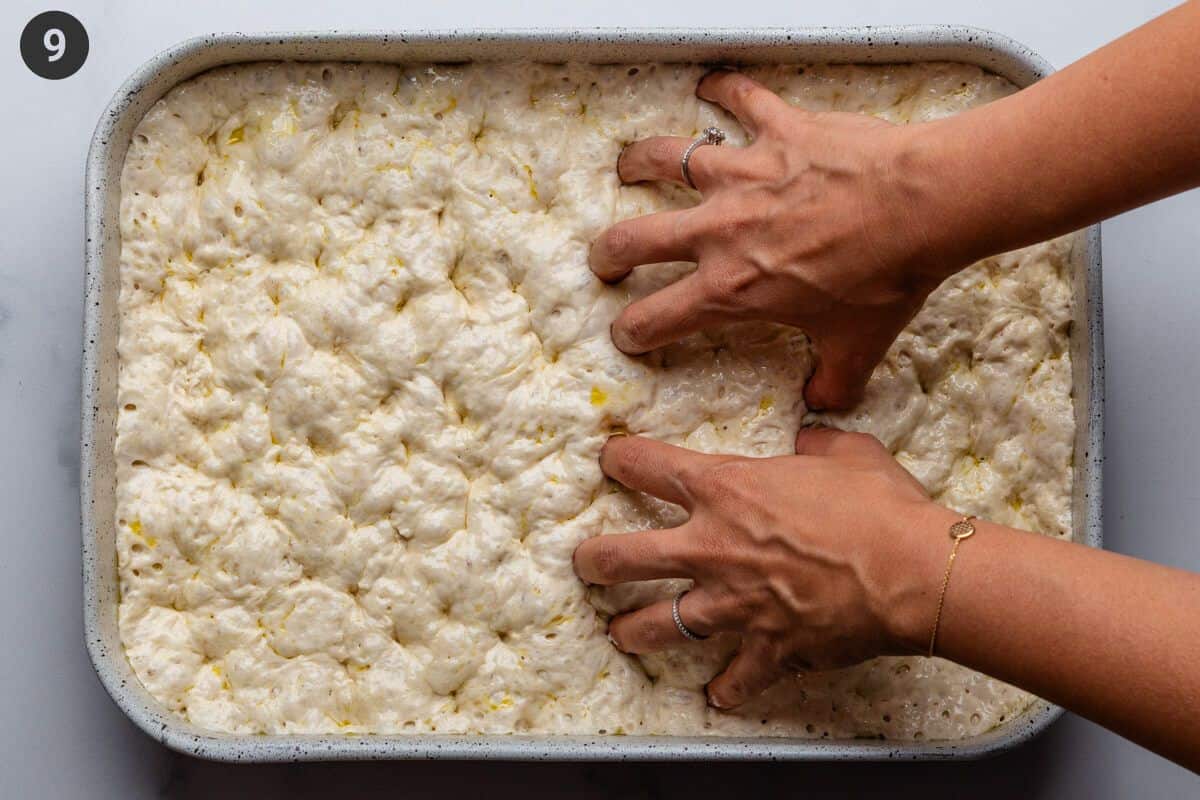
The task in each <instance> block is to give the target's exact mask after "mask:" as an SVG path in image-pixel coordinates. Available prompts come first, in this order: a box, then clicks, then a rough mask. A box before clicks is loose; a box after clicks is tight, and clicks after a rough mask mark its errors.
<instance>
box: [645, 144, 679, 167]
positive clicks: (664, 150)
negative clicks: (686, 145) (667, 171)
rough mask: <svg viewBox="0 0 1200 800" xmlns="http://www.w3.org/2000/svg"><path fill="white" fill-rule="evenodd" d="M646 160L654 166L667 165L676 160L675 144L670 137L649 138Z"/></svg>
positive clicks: (646, 145)
mask: <svg viewBox="0 0 1200 800" xmlns="http://www.w3.org/2000/svg"><path fill="white" fill-rule="evenodd" d="M644 146H645V157H646V161H647V162H649V163H650V165H651V166H654V167H659V168H662V167H667V166H670V165H673V164H674V163H675V162H676V160H677V159H676V155H675V145H674V143H672V142H671V140H669V139H665V138H656V139H649V140H647V141H646V143H645V145H644Z"/></svg>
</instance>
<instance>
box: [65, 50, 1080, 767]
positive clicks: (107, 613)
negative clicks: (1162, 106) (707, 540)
mask: <svg viewBox="0 0 1200 800" xmlns="http://www.w3.org/2000/svg"><path fill="white" fill-rule="evenodd" d="M289 59H293V60H305V61H312V60H332V61H385V62H428V61H439V62H452V61H499V60H537V61H550V62H562V61H580V62H593V63H621V62H629V61H674V62H681V61H686V62H698V63H708V62H711V63H722V64H733V63H771V62H782V63H814V62H815V63H820V62H828V63H898V62H913V61H957V62H963V63H968V64H974V65H977V66H980V67H983V68H985V69H987V70H989V71H991V72H994V73H996V74H999V75H1001V76H1003V77H1005V78H1008V79H1009V80H1010V81H1012V82H1013V83H1015V84H1016V85H1017V86H1022V87H1023V86H1027V85H1029V84H1031V83H1033V82H1034V81H1036V80H1038V79H1039V78H1041V77H1043V76H1045V75H1046V74H1048V73H1049V72H1051V71H1052V68H1051V67H1050V65H1049V64H1047V63H1046V61H1044V60H1043V59H1042V58H1041V57H1039V56H1038V55H1036V54H1035V53H1033V52H1031V51H1030V50H1028V49H1027V48H1025V47H1022V46H1021V45H1019V44H1017V43H1016V42H1014V41H1012V40H1011V39H1008V38H1006V37H1003V36H999V35H997V34H994V33H990V32H987V31H983V30H978V29H974V28H965V27H958V26H903V27H864V28H794V29H793V28H787V29H784V28H770V29H719V30H687V29H681V30H674V29H652V30H629V29H612V30H586V31H570V30H498V31H490V30H452V31H413V32H371V33H353V32H350V33H345V32H340V31H329V32H319V33H276V34H256V35H245V34H240V33H234V34H215V35H211V36H204V37H201V38H196V39H190V40H188V41H185V42H183V43H181V44H178V45H176V46H174V47H172V48H170V49H168V50H166V51H164V52H163V53H161V54H159V55H157V56H155V57H154V58H152V59H151V60H150V61H148V62H147V63H146V64H144V65H143V66H142V67H140V68H139V69H138V70H137V71H136V72H134V73H133V75H132V76H130V78H129V79H128V80H127V81H126V82H125V84H124V85H123V86H122V87H121V88H120V90H118V92H117V94H116V95H115V97H114V98H113V99H112V101H111V102H110V103H109V105H108V107H107V108H106V109H105V111H104V113H103V115H102V116H101V117H100V122H99V124H98V125H97V127H96V132H95V135H94V136H93V138H92V144H91V149H90V151H89V153H88V160H87V176H86V239H87V241H86V247H85V260H86V278H85V306H84V308H85V312H84V332H83V405H82V417H83V419H82V433H83V436H82V444H81V448H82V452H81V456H82V462H81V483H80V504H81V509H82V532H83V583H84V634H85V637H86V641H87V648H88V653H89V654H90V656H91V659H92V663H93V665H94V666H95V669H96V674H97V675H98V676H99V678H100V682H101V683H102V684H103V685H104V688H105V689H106V690H107V691H108V693H109V694H110V695H111V696H112V698H113V700H114V701H115V702H116V704H117V705H118V706H119V707H120V708H121V710H122V711H124V712H125V713H126V714H127V715H128V716H129V718H130V719H132V720H133V722H134V723H135V724H137V726H138V727H140V728H141V729H142V730H143V731H145V732H146V733H147V734H149V735H150V736H152V737H154V738H156V739H158V740H159V741H161V742H162V743H163V744H164V745H166V746H167V747H170V748H172V749H174V750H177V751H180V752H183V753H189V754H192V755H196V756H200V757H203V758H210V759H217V760H222V761H309V760H334V759H339V760H355V759H442V758H445V759H507V760H563V761H566V760H596V761H601V760H604V761H607V760H627V759H637V760H684V761H711V760H772V761H776V760H789V761H799V760H887V759H913V760H935V759H961V758H976V757H980V756H984V755H990V754H994V753H998V752H1001V751H1003V750H1007V749H1009V748H1011V747H1014V746H1016V745H1017V744H1020V743H1021V742H1024V741H1026V740H1028V739H1030V738H1032V737H1034V736H1036V735H1037V734H1038V733H1039V732H1041V731H1042V730H1044V729H1045V728H1046V727H1047V726H1048V725H1049V724H1050V723H1051V722H1053V721H1054V720H1055V719H1057V718H1058V716H1059V715H1060V714H1061V713H1062V710H1061V709H1059V708H1057V707H1055V706H1053V705H1051V704H1049V703H1046V702H1044V701H1040V700H1039V701H1037V702H1035V703H1034V704H1033V705H1032V706H1031V707H1030V708H1029V709H1028V710H1027V711H1026V712H1025V713H1023V714H1022V715H1020V716H1018V717H1017V718H1015V719H1013V720H1010V721H1009V722H1006V723H1004V724H1003V725H1001V726H999V727H997V728H994V729H993V730H991V731H989V732H987V733H984V734H982V735H980V736H975V737H971V738H968V739H962V740H957V741H953V742H930V741H922V742H892V741H879V740H844V741H814V740H811V739H783V738H728V737H677V736H622V737H603V736H530V735H520V736H517V735H487V736H452V735H436V734H434V735H410V736H336V735H304V736H300V735H292V736H238V735H232V734H222V733H214V732H212V731H208V730H205V729H202V728H199V727H197V726H195V725H192V724H190V723H188V722H185V721H184V720H182V719H181V718H179V717H177V716H176V715H174V714H173V713H171V712H169V711H168V710H167V709H165V708H164V707H162V706H161V705H159V703H158V702H157V701H155V700H154V699H153V698H152V697H151V696H150V695H149V693H147V692H146V690H145V689H144V688H143V687H142V685H141V683H140V682H139V681H138V679H137V677H136V676H135V675H134V674H133V671H132V669H131V668H130V665H129V662H128V661H127V660H126V658H125V654H124V650H123V649H122V647H121V642H120V637H119V635H118V631H117V601H118V588H117V558H116V546H115V536H116V526H115V522H114V519H113V518H114V513H113V508H114V503H115V469H114V462H113V437H114V435H115V420H116V398H117V326H118V315H117V294H118V285H119V282H118V278H117V270H118V263H119V256H120V229H119V225H118V208H119V201H120V196H119V195H120V174H121V167H122V164H123V162H124V159H125V151H126V149H127V147H128V144H129V140H130V137H131V136H132V133H133V129H134V127H135V126H136V125H137V123H138V122H139V121H140V120H141V118H142V116H143V115H144V114H145V112H146V111H147V110H148V109H149V108H150V106H151V105H152V104H153V103H154V102H155V101H156V100H158V99H159V98H160V97H162V96H163V94H165V93H166V92H167V90H169V89H170V88H171V87H173V86H175V85H176V84H178V83H180V82H181V81H184V80H186V79H188V78H190V77H192V76H194V75H196V74H198V73H200V72H203V71H205V70H208V69H211V68H213V67H216V66H220V65H223V64H231V63H235V62H240V61H257V60H289ZM1082 243H1083V246H1082V247H1077V248H1075V251H1076V252H1075V254H1076V263H1075V265H1074V276H1075V324H1074V326H1073V331H1072V336H1071V350H1072V356H1073V358H1074V365H1075V367H1074V376H1073V378H1074V386H1075V415H1076V420H1077V423H1078V424H1077V430H1078V433H1077V439H1076V443H1075V475H1074V498H1073V510H1074V538H1075V540H1076V541H1083V542H1086V543H1087V544H1090V545H1093V546H1099V545H1100V542H1101V530H1100V525H1101V515H1100V512H1101V495H1100V488H1101V482H1100V474H1101V463H1102V446H1103V421H1104V414H1103V407H1104V357H1103V353H1104V350H1103V344H1102V327H1101V325H1102V317H1101V295H1100V230H1099V226H1094V227H1092V228H1091V229H1089V230H1088V231H1087V232H1086V234H1085V236H1084V237H1083V238H1082Z"/></svg>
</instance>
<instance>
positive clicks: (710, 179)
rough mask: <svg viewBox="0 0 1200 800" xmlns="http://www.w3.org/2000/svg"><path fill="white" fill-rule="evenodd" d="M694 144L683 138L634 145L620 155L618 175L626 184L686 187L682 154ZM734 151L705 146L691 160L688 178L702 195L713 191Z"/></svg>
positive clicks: (654, 137) (697, 150)
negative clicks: (659, 183)
mask: <svg viewBox="0 0 1200 800" xmlns="http://www.w3.org/2000/svg"><path fill="white" fill-rule="evenodd" d="M692 142H693V140H692V139H686V138H684V137H682V136H653V137H651V138H649V139H642V140H641V141H638V142H634V143H633V144H631V145H629V146H628V147H626V148H625V149H624V150H622V151H621V156H620V158H618V159H617V174H618V175H619V176H620V178H621V180H622V181H624V182H625V183H636V182H638V181H671V182H672V183H677V184H679V185H680V186H686V185H687V181H685V180H684V178H683V154H684V153H685V152H687V149H688V148H689V147H691V145H692ZM734 152H736V150H735V151H727V150H722V149H721V148H720V147H713V146H711V145H702V146H700V147H697V148H696V149H695V150H693V151H692V155H691V157H690V158H689V159H688V174H689V175H691V176H692V183H693V184H695V188H697V189H699V190H700V191H701V192H704V191H706V190H707V189H708V188H710V187H711V186H712V185H713V183H714V182H715V179H716V177H717V175H718V174H719V173H720V171H721V167H722V165H723V164H724V163H725V162H727V161H728V160H730V159H731V158H732V157H733V153H734Z"/></svg>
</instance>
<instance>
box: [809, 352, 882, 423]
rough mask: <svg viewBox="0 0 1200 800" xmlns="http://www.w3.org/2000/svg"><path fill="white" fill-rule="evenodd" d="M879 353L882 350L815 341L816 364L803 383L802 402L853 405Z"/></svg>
mask: <svg viewBox="0 0 1200 800" xmlns="http://www.w3.org/2000/svg"><path fill="white" fill-rule="evenodd" d="M882 357H883V353H882V352H880V353H874V352H870V353H868V352H864V351H862V350H850V349H848V348H843V347H839V346H837V345H836V344H824V345H823V344H822V343H818V345H817V368H816V370H815V371H814V372H813V374H812V377H810V378H809V379H808V384H807V385H806V386H805V387H804V402H805V403H807V404H808V407H809V408H811V409H814V410H826V409H828V410H837V409H847V408H853V407H854V406H856V405H858V404H859V403H860V402H862V399H863V395H864V394H865V392H866V389H867V381H868V380H870V378H871V372H872V371H873V370H874V369H875V364H876V363H877V362H878V361H879V360H880V358H882Z"/></svg>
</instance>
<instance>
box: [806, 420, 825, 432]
mask: <svg viewBox="0 0 1200 800" xmlns="http://www.w3.org/2000/svg"><path fill="white" fill-rule="evenodd" d="M828 427H829V426H828V425H826V424H825V423H824V422H823V421H822V420H819V419H810V420H806V421H804V422H801V423H800V430H802V431H810V430H819V429H821V428H828Z"/></svg>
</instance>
